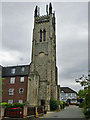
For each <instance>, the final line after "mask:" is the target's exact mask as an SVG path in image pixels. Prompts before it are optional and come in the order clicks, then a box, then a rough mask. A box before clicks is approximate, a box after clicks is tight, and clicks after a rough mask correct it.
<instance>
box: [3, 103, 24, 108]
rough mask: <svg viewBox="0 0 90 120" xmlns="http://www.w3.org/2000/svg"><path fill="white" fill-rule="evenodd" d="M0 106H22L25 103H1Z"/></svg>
mask: <svg viewBox="0 0 90 120" xmlns="http://www.w3.org/2000/svg"><path fill="white" fill-rule="evenodd" d="M1 105H2V107H7V108H13V107H23V106H24V105H25V103H14V104H10V103H6V102H4V103H1Z"/></svg>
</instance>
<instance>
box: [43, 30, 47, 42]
mask: <svg viewBox="0 0 90 120" xmlns="http://www.w3.org/2000/svg"><path fill="white" fill-rule="evenodd" d="M43 40H44V41H46V30H45V29H44V30H43Z"/></svg>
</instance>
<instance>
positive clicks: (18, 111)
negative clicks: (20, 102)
mask: <svg viewBox="0 0 90 120" xmlns="http://www.w3.org/2000/svg"><path fill="white" fill-rule="evenodd" d="M4 117H10V118H23V108H20V107H18V108H5V112H4Z"/></svg>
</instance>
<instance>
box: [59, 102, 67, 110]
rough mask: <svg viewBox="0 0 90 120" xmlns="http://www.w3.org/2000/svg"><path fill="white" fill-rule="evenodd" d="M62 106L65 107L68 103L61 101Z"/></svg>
mask: <svg viewBox="0 0 90 120" xmlns="http://www.w3.org/2000/svg"><path fill="white" fill-rule="evenodd" d="M60 106H61V109H64V108H65V106H66V103H65V102H64V101H60Z"/></svg>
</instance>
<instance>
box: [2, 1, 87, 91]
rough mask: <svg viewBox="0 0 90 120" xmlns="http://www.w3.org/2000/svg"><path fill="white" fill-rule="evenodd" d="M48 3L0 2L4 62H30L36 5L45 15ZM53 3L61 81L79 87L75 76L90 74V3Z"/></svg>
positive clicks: (14, 63)
mask: <svg viewBox="0 0 90 120" xmlns="http://www.w3.org/2000/svg"><path fill="white" fill-rule="evenodd" d="M47 4H49V2H38V3H37V2H3V3H2V5H1V4H0V9H1V8H2V12H1V13H2V19H0V22H2V24H0V26H1V27H2V34H1V32H0V36H1V37H2V44H1V45H2V49H0V64H1V65H3V66H11V65H22V64H29V63H30V62H31V53H32V39H33V35H32V33H33V26H34V9H35V6H36V5H38V6H39V7H40V15H44V14H46V8H45V7H46V5H47ZM52 6H53V11H54V10H55V14H56V63H57V67H58V84H60V86H64V87H70V88H72V89H73V90H76V91H78V90H79V89H82V87H81V86H80V85H79V84H78V83H76V82H75V79H76V78H79V77H81V76H82V75H83V74H85V75H87V74H88V3H87V2H74V3H73V2H52ZM0 18H1V17H0ZM0 30H1V29H0ZM0 40H1V39H0ZM1 45H0V46H1Z"/></svg>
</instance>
